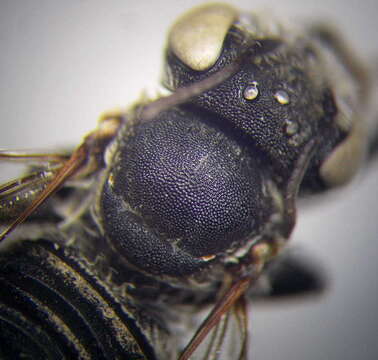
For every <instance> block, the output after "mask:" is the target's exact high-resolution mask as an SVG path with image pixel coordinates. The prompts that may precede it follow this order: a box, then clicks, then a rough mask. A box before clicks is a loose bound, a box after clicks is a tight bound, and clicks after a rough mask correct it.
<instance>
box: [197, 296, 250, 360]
mask: <svg viewBox="0 0 378 360" xmlns="http://www.w3.org/2000/svg"><path fill="white" fill-rule="evenodd" d="M246 306H247V305H246V302H245V301H244V298H240V299H239V300H238V301H237V302H236V303H235V304H234V305H233V306H232V308H231V309H230V310H229V311H228V312H227V313H225V314H223V316H222V317H221V319H220V321H219V322H218V324H217V325H216V326H215V327H214V328H213V329H212V330H211V332H210V333H209V334H208V336H207V337H206V338H205V340H204V341H203V342H202V343H201V344H200V345H199V347H198V348H197V349H196V351H195V352H194V353H193V355H191V357H190V359H195V360H227V359H236V360H247V343H248V313H247V311H246Z"/></svg>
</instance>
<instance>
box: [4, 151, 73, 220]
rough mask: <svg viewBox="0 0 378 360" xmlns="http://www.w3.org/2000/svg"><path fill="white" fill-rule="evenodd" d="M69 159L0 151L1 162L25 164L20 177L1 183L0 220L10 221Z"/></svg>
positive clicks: (60, 156)
mask: <svg viewBox="0 0 378 360" xmlns="http://www.w3.org/2000/svg"><path fill="white" fill-rule="evenodd" d="M68 158H69V156H68V155H66V154H55V153H54V154H52V153H46V154H42V153H40V154H36V153H28V152H25V151H6V150H0V161H8V162H17V163H22V164H26V165H28V166H27V168H26V170H25V171H24V173H23V175H22V176H20V177H19V178H16V179H14V180H11V181H8V182H6V183H4V184H1V185H0V221H2V222H5V221H9V220H10V219H13V218H16V217H17V216H18V215H20V213H21V212H22V211H24V210H25V209H26V208H27V207H28V206H29V205H30V204H31V203H32V202H33V200H34V199H35V198H36V197H37V196H38V195H39V194H40V193H41V192H42V191H43V190H44V189H45V188H46V186H47V184H48V183H49V182H51V180H52V179H53V178H54V176H55V175H56V174H57V172H58V171H59V170H60V168H61V167H62V166H63V164H64V162H65V161H67V159H68Z"/></svg>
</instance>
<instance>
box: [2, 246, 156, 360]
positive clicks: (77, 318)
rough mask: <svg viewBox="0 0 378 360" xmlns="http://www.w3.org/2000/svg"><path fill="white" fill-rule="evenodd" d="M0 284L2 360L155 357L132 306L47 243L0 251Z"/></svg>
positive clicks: (72, 258)
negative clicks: (23, 359)
mask: <svg viewBox="0 0 378 360" xmlns="http://www.w3.org/2000/svg"><path fill="white" fill-rule="evenodd" d="M5 255H6V256H5ZM0 287H1V292H0V358H2V359H4V358H5V359H14V358H15V357H17V358H30V359H62V358H70V359H117V358H123V359H124V358H127V359H145V358H147V359H155V358H156V357H155V353H154V350H153V347H152V346H151V344H150V343H149V340H148V339H147V337H146V336H144V334H143V331H142V329H141V328H140V326H139V324H138V321H137V320H136V319H138V316H139V315H138V314H137V312H138V310H137V309H136V308H135V307H133V306H131V305H130V309H131V310H130V309H129V307H127V303H126V301H125V302H124V303H123V304H120V303H119V302H118V301H117V300H116V299H115V297H114V296H113V295H112V294H111V290H109V288H107V287H106V286H104V284H103V282H102V281H101V280H99V279H98V278H97V277H96V276H94V275H93V274H91V272H90V270H89V268H86V267H85V263H84V262H83V261H80V260H79V259H78V258H76V257H75V255H74V254H73V253H69V252H67V250H64V251H63V250H60V249H56V248H55V247H54V245H53V244H52V243H50V242H48V241H36V242H31V241H26V242H23V243H21V244H18V245H17V247H16V248H14V249H12V250H11V251H7V252H4V253H3V254H1V256H0ZM129 311H130V312H129ZM143 315H144V314H143Z"/></svg>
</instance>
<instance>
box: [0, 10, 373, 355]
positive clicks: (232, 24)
mask: <svg viewBox="0 0 378 360" xmlns="http://www.w3.org/2000/svg"><path fill="white" fill-rule="evenodd" d="M163 85H164V86H165V88H166V89H167V90H168V91H170V92H171V95H169V96H166V97H159V98H158V99H156V100H148V99H142V100H140V101H138V102H137V103H136V104H135V105H134V106H132V107H131V108H130V109H128V110H126V111H116V112H109V113H106V114H105V115H104V116H103V117H102V118H101V119H100V123H99V126H98V128H97V129H95V130H94V131H92V132H91V133H89V134H88V135H87V136H86V137H85V138H84V140H83V142H82V143H81V144H80V145H79V146H78V147H77V148H76V149H75V150H73V151H72V152H68V153H59V152H58V153H51V154H32V155H28V154H23V153H11V152H5V151H4V152H2V154H1V156H2V157H3V159H7V160H21V159H29V160H33V161H34V162H36V163H37V164H36V165H33V166H31V168H30V170H29V171H28V173H27V174H26V175H25V176H23V177H22V178H20V179H18V180H15V181H11V182H8V183H6V184H4V185H3V186H2V187H1V188H0V192H1V198H0V208H1V217H2V220H3V222H4V223H8V225H7V226H5V227H4V231H3V233H2V235H1V239H2V240H3V243H2V247H3V249H2V252H1V258H0V273H1V281H2V289H4V291H3V292H2V295H1V312H2V313H1V314H2V315H1V316H2V317H1V319H2V332H1V334H2V341H1V343H2V344H3V345H2V347H1V356H2V357H4V358H15V357H21V356H22V357H29V358H39V357H40V358H46V357H47V358H65V357H67V358H91V359H92V358H110V359H112V358H125V357H126V358H130V359H131V358H135V359H139V358H147V359H155V358H161V359H168V358H172V359H173V358H177V357H178V356H180V359H188V358H189V357H191V356H196V357H198V358H206V359H207V358H209V359H211V358H222V356H223V358H235V359H238V358H248V315H247V314H248V312H247V303H248V302H249V298H250V297H251V296H253V295H255V294H258V293H260V292H262V293H263V294H265V293H267V294H270V295H282V294H283V295H285V294H287V293H290V292H293V293H301V292H307V291H312V290H314V289H315V290H316V287H317V286H318V284H317V281H316V279H315V278H313V277H312V276H311V275H309V274H307V273H306V267H299V268H296V267H295V265H296V263H295V262H294V263H293V262H292V260H291V259H288V258H285V257H284V255H282V256H281V253H282V252H283V251H284V249H285V248H286V244H287V241H288V240H289V238H290V236H291V234H292V231H293V229H294V226H295V222H296V212H297V198H298V197H303V196H305V195H309V196H314V195H317V194H319V193H323V192H326V191H328V190H330V189H333V188H336V187H339V186H341V185H344V184H345V183H347V182H349V181H350V180H351V179H352V178H353V177H354V176H355V174H356V173H357V171H358V169H359V167H360V165H361V164H362V163H363V160H364V159H365V158H369V157H372V156H373V154H374V152H375V151H376V135H373V136H371V137H369V136H368V135H367V133H366V126H367V124H366V123H365V109H366V108H367V107H368V105H369V104H368V98H369V76H368V73H367V71H366V70H365V67H364V65H362V64H361V63H360V62H359V61H358V59H357V58H356V57H355V56H354V55H353V54H352V53H351V52H350V51H349V49H348V47H347V46H345V45H344V43H343V41H341V39H339V38H338V37H337V35H335V34H334V33H333V32H332V31H329V30H328V29H327V28H325V27H311V28H308V29H306V31H293V30H291V29H286V28H285V27H280V26H277V25H276V24H272V23H271V20H270V19H264V18H262V17H257V16H255V15H253V14H252V15H251V14H247V13H241V12H239V11H238V10H236V9H235V8H233V7H231V6H229V5H225V4H210V5H204V6H202V7H200V8H196V9H194V10H193V11H191V12H189V13H188V14H186V15H183V16H182V17H181V18H180V19H179V20H178V21H177V22H176V23H175V24H174V25H173V26H172V28H171V30H170V32H169V35H168V44H167V48H166V51H165V64H164V71H163ZM374 136H375V137H374ZM8 235H9V239H8V238H6V237H7V236H8ZM281 257H282V260H280V258H281ZM277 258H278V261H276V259H277ZM275 264H277V265H275ZM293 267H294V269H296V271H292V269H293ZM282 274H283V275H282ZM287 274H289V275H290V276H287ZM299 274H300V276H298V275H299ZM296 276H297V277H296ZM301 276H302V277H303V276H305V281H302V282H301V281H300V279H301ZM264 284H265V286H264ZM266 288H268V289H266ZM209 305H210V306H211V307H212V310H211V312H210V313H209V314H208V315H207V317H206V318H205V319H203V320H202V322H201V323H200V324H197V326H198V329H197V331H194V328H195V326H196V321H195V320H194V321H193V318H195V315H196V314H197V313H198V312H199V311H201V310H202V309H204V308H205V307H206V306H209ZM193 323H194V324H193ZM192 329H193V337H192V338H191V340H190V341H188V343H187V345H185V344H184V341H185V338H186V337H190V335H189V334H190V332H191V330H192ZM180 353H181V355H179V354H180Z"/></svg>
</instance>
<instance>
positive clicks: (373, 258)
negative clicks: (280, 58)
mask: <svg viewBox="0 0 378 360" xmlns="http://www.w3.org/2000/svg"><path fill="white" fill-rule="evenodd" d="M199 3H202V2H201V1H177V0H176V1H174V0H170V1H159V2H152V1H140V0H138V1H134V0H132V1H131V0H129V1H127V0H124V1H107V2H105V1H98V0H96V1H86V0H66V1H64V2H59V1H47V0H44V1H42V0H33V1H26V0H24V1H22V0H19V1H13V0H1V2H0V46H1V56H0V121H1V128H0V147H1V148H12V149H24V148H26V149H48V148H54V147H56V146H58V147H59V146H66V145H67V144H72V145H74V144H77V143H78V142H79V141H80V139H81V138H82V136H83V135H84V134H85V133H86V132H88V131H89V130H91V129H93V128H94V127H95V125H96V121H97V118H98V116H99V114H100V113H101V112H102V111H104V110H106V109H109V108H113V107H115V106H126V105H127V104H130V103H131V102H133V101H135V100H136V99H137V98H138V97H139V95H140V93H141V90H143V89H146V88H148V89H154V87H155V85H156V84H157V82H158V80H159V74H160V68H161V55H162V48H163V44H164V39H165V36H166V31H167V28H168V26H169V25H170V24H171V23H172V21H173V20H174V19H175V18H176V17H177V16H178V15H179V14H180V13H181V12H182V11H184V10H186V9H188V8H190V7H192V6H193V5H196V4H199ZM231 3H232V4H234V5H236V6H238V7H240V8H243V9H245V10H254V9H260V8H263V9H272V10H273V12H274V13H275V15H276V16H278V17H279V16H281V15H282V16H283V17H285V18H286V17H290V18H292V19H294V20H296V19H300V20H301V21H303V20H306V19H308V20H309V21H310V20H312V19H321V20H323V21H325V20H327V21H329V22H331V23H332V24H334V25H337V26H338V27H339V28H340V29H342V31H343V32H344V34H345V37H347V38H349V40H350V42H351V43H352V45H353V46H354V48H355V49H356V51H357V52H358V53H360V55H361V56H362V57H363V58H365V60H366V61H373V59H375V60H377V59H378V21H377V20H378V2H377V1H376V0H369V1H360V0H349V1H341V0H340V1H338V0H327V1H325V0H317V1H309V2H305V1H301V0H298V1H294V0H293V1H289V0H286V1H272V0H271V1H268V0H265V1H262V0H261V1H258V0H255V1H242V0H240V1H231ZM12 170H13V169H12V168H9V167H2V171H1V172H0V180H2V181H3V180H5V179H7V178H8V177H9V176H12V174H13V171H12ZM377 201H378V163H377V162H376V164H375V169H374V168H372V169H370V171H368V172H367V173H366V174H364V175H362V176H360V177H359V179H357V181H356V182H355V183H354V184H353V185H352V186H349V187H348V188H346V189H344V191H342V192H339V193H336V194H334V195H332V196H327V198H326V199H323V201H319V202H316V204H315V205H314V207H312V208H306V209H304V210H303V212H301V213H300V218H299V224H298V228H297V230H296V232H295V234H294V236H293V239H292V244H293V246H299V247H301V248H303V251H305V252H306V254H307V255H309V256H311V257H313V258H314V259H315V260H314V261H315V262H316V263H318V264H320V266H321V268H322V269H323V270H324V271H325V273H326V274H327V276H328V280H329V288H328V291H327V292H326V293H324V294H323V295H322V296H320V297H316V298H313V299H307V300H298V301H292V302H283V303H274V304H272V303H269V304H266V305H261V304H258V305H254V304H252V308H251V322H252V329H253V333H252V342H251V347H252V354H253V359H257V360H259V359H278V358H279V359H281V360H285V359H317V360H319V359H343V360H347V359H350V360H352V359H377V358H378V281H377V275H378V261H377V258H378V236H377V234H378V221H377V210H378V204H377Z"/></svg>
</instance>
